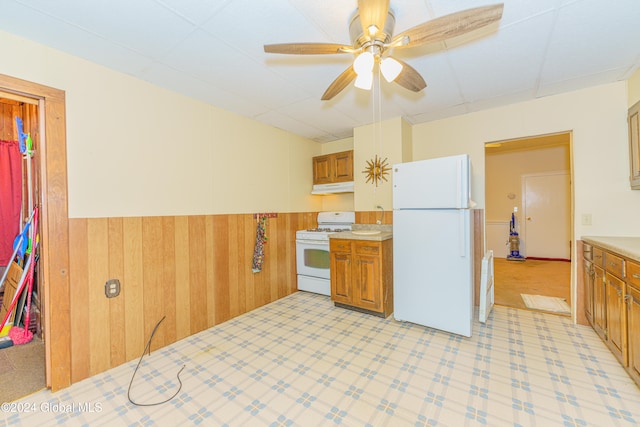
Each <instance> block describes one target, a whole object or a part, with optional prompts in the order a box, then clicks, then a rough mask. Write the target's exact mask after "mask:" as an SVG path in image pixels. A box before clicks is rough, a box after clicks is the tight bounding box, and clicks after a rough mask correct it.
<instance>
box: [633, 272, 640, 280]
mask: <svg viewBox="0 0 640 427" xmlns="http://www.w3.org/2000/svg"><path fill="white" fill-rule="evenodd" d="M631 277H633V278H634V279H640V274H638V273H633V274H632V275H631Z"/></svg>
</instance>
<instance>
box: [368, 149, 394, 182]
mask: <svg viewBox="0 0 640 427" xmlns="http://www.w3.org/2000/svg"><path fill="white" fill-rule="evenodd" d="M390 170H391V168H390V167H389V164H388V163H387V158H386V157H385V158H384V159H381V158H380V157H378V155H377V154H376V156H375V157H374V158H373V159H371V160H367V167H366V168H365V169H364V170H363V171H362V173H366V174H367V181H366V183H367V184H368V183H369V182H370V183H372V184H373V185H375V186H376V187H377V186H378V183H379V182H382V180H385V181H388V180H387V175H388V174H389V171H390Z"/></svg>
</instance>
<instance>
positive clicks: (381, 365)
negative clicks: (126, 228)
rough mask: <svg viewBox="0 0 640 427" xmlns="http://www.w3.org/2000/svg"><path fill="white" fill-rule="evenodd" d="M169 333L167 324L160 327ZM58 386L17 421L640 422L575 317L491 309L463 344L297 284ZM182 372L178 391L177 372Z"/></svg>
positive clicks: (10, 414)
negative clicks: (280, 294) (212, 324)
mask: <svg viewBox="0 0 640 427" xmlns="http://www.w3.org/2000/svg"><path fill="white" fill-rule="evenodd" d="M160 327H162V326H160ZM137 363H138V361H137V360H135V361H131V362H128V363H125V364H123V365H121V366H119V367H116V368H113V369H111V370H109V371H107V372H104V373H102V374H99V375H96V376H93V377H91V378H88V379H86V380H84V381H81V382H79V383H76V384H74V385H72V386H71V387H69V388H66V389H64V390H61V391H59V392H56V393H51V392H50V391H48V390H44V391H41V392H38V393H35V394H33V395H31V396H28V397H26V398H24V399H21V400H18V401H16V402H12V403H10V404H8V405H3V406H2V413H1V415H0V420H2V421H4V423H5V424H6V425H9V426H34V425H37V426H39V427H42V426H53V425H72V426H84V425H86V426H102V425H104V426H121V425H123V426H179V425H202V426H336V425H343V426H455V427H458V426H476V425H477V426H544V427H548V426H636V425H638V423H639V422H640V389H639V388H638V387H637V386H636V385H635V383H633V381H632V380H631V379H630V378H629V376H628V375H627V374H626V372H625V371H624V370H623V368H622V367H621V366H620V364H619V363H618V362H617V361H616V360H615V358H614V357H613V355H612V354H611V353H610V352H609V350H608V349H607V348H606V347H605V345H604V344H603V343H602V341H601V340H600V339H599V338H598V336H597V335H596V334H595V333H594V332H593V330H591V329H590V328H588V327H585V326H580V325H574V324H573V323H572V322H571V320H570V319H568V318H565V317H560V316H554V315H549V314H544V313H541V312H535V311H527V310H520V309H515V308H506V307H499V306H497V307H495V308H494V311H493V312H492V314H491V316H490V318H489V320H488V322H487V323H486V324H481V323H478V322H475V323H474V326H473V337H472V338H463V337H460V336H456V335H451V334H448V333H444V332H441V331H437V330H434V329H430V328H426V327H423V326H418V325H415V324H411V323H401V322H397V321H395V320H393V318H392V317H390V318H388V319H386V320H385V319H380V318H378V317H374V316H370V315H367V314H362V313H358V312H355V311H350V310H345V309H342V308H336V307H334V306H333V304H332V303H331V301H330V300H329V298H328V297H325V296H321V295H315V294H309V293H305V292H297V293H295V294H293V295H290V296H288V297H286V298H283V299H281V300H278V301H276V302H273V303H271V304H269V305H266V306H263V307H261V308H258V309H256V310H254V311H251V312H249V313H247V314H244V315H242V316H240V317H237V318H234V319H232V320H229V321H227V322H225V323H223V324H220V325H217V326H215V327H213V328H210V329H208V330H206V331H203V332H201V333H198V334H196V335H193V336H191V337H188V338H186V339H183V340H181V341H179V342H177V343H175V344H172V345H170V346H167V347H164V348H162V349H159V350H157V351H154V352H152V353H151V355H147V356H145V357H144V358H143V362H142V363H141V365H140V369H139V371H138V373H137V375H136V377H135V381H134V383H133V386H132V389H131V397H132V398H133V399H134V400H135V401H137V402H139V403H154V402H159V401H162V400H166V399H168V398H169V397H171V396H172V395H174V394H176V393H177V395H176V396H175V397H174V398H173V399H171V400H169V401H168V402H166V403H164V404H160V405H156V406H135V405H133V404H131V403H130V402H129V400H128V398H127V389H128V386H129V382H130V379H131V376H132V374H133V372H134V369H135V367H136V365H137ZM183 366H184V370H183V371H182V372H181V373H180V380H181V382H182V385H181V388H180V384H179V381H178V380H177V377H176V376H177V374H178V372H179V371H180V369H181V368H182V367H183Z"/></svg>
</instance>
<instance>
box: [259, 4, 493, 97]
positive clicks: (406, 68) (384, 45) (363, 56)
mask: <svg viewBox="0 0 640 427" xmlns="http://www.w3.org/2000/svg"><path fill="white" fill-rule="evenodd" d="M503 7H504V5H503V4H494V5H490V6H482V7H477V8H473V9H467V10H463V11H461V12H455V13H452V14H450V15H445V16H442V17H440V18H436V19H432V20H431V21H427V22H424V23H422V24H419V25H417V26H415V27H413V28H411V29H409V30H406V31H404V32H402V33H400V34H397V35H395V36H394V35H393V29H394V27H395V16H394V14H393V11H392V10H391V9H389V0H358V9H357V10H356V12H355V14H354V16H353V18H352V20H351V23H350V25H349V35H350V37H351V46H348V45H343V44H336V43H279V44H268V45H265V46H264V51H265V52H267V53H283V54H293V55H321V54H344V53H348V54H354V55H356V58H355V60H354V62H353V64H352V65H351V66H349V68H347V69H346V70H345V71H344V72H343V73H342V74H340V75H339V76H338V78H336V79H335V80H334V81H333V83H331V85H329V87H328V88H327V90H326V91H325V92H324V94H323V95H322V100H323V101H327V100H330V99H331V98H333V97H334V96H336V95H337V94H338V93H340V92H341V91H342V90H343V89H344V88H346V87H347V86H348V85H349V83H351V82H352V81H354V80H355V86H356V87H358V88H361V89H371V86H372V83H373V67H374V66H375V64H379V67H380V72H381V73H382V75H383V76H384V78H385V79H386V80H387V81H389V82H392V81H395V82H396V83H398V84H399V85H400V86H402V87H404V88H406V89H409V90H410V91H413V92H420V91H421V90H422V89H424V88H425V87H427V84H426V83H425V81H424V79H423V78H422V76H421V75H420V74H419V73H418V72H417V71H416V70H415V69H414V68H413V67H411V66H410V65H409V64H407V63H406V62H404V61H401V60H399V59H396V58H392V57H391V56H390V52H391V50H392V49H405V48H410V47H416V46H420V45H423V44H426V43H432V42H438V41H443V40H447V39H450V38H452V37H456V36H460V35H462V34H465V33H468V32H471V31H474V30H476V29H479V28H482V27H485V26H487V25H489V24H492V23H493V22H497V21H499V20H500V19H501V18H502V9H503Z"/></svg>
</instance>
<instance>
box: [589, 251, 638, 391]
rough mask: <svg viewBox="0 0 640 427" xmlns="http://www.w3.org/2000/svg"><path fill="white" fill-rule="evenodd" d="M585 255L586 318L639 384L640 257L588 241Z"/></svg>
mask: <svg viewBox="0 0 640 427" xmlns="http://www.w3.org/2000/svg"><path fill="white" fill-rule="evenodd" d="M590 243H591V242H590ZM583 258H584V259H583V265H584V274H583V275H582V278H583V280H584V283H583V285H584V289H585V294H586V298H585V314H586V317H587V319H588V320H589V322H590V323H591V326H592V327H593V329H594V330H595V331H596V333H597V334H598V335H599V336H600V338H602V340H603V341H604V343H605V344H606V345H607V347H608V348H609V350H611V352H612V353H613V354H614V355H615V356H616V358H617V359H618V361H619V362H620V364H621V365H622V366H624V368H625V369H626V370H627V372H628V373H629V375H630V376H631V378H633V380H634V381H635V382H636V383H637V384H638V386H640V260H635V259H629V258H627V257H624V256H621V255H619V254H617V253H613V252H612V251H611V250H609V249H607V250H604V249H602V248H598V247H596V246H593V247H591V246H590V245H586V244H585V245H583ZM590 310H591V314H589V311H590Z"/></svg>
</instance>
